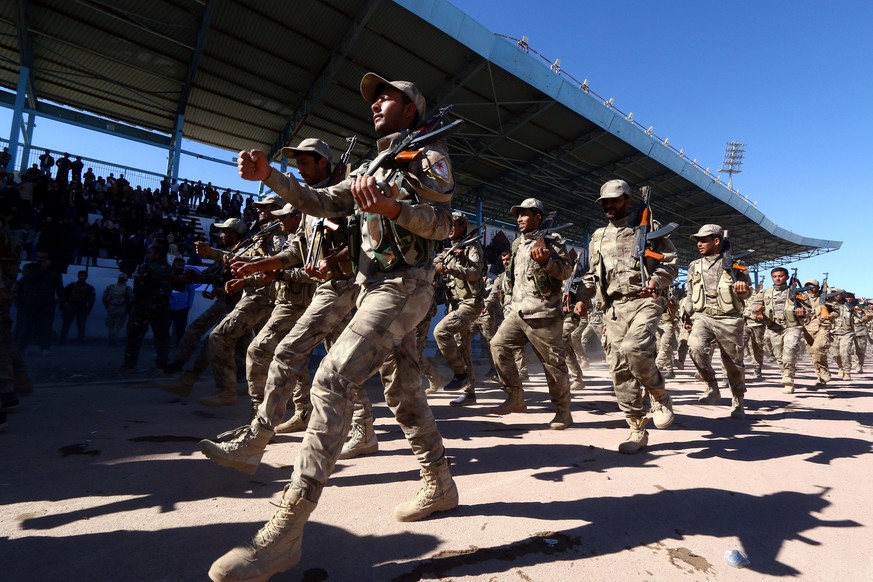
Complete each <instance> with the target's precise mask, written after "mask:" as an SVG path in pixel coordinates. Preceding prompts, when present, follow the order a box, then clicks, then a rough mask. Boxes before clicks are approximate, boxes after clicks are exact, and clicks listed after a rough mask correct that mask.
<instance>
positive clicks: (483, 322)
mask: <svg viewBox="0 0 873 582" xmlns="http://www.w3.org/2000/svg"><path fill="white" fill-rule="evenodd" d="M476 332H479V335H480V336H481V337H482V344H483V346H484V348H485V353H486V354H487V355H488V363H489V365H490V367H491V368H494V360H493V359H492V358H491V338H493V337H494V334H495V333H497V319H496V318H495V317H494V315H492V314H491V312H488V311H486V312H485V313H483V314H481V315H480V316H479V317H477V318H476V319H475V320H473V323H472V324H470V334H471V337H475V336H476Z"/></svg>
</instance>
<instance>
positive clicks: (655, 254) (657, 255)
mask: <svg viewBox="0 0 873 582" xmlns="http://www.w3.org/2000/svg"><path fill="white" fill-rule="evenodd" d="M645 254H646V258H647V259H654V260H655V261H663V260H664V253H658V252H655V251H653V250H652V249H646V253H645Z"/></svg>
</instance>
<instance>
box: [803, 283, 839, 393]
mask: <svg viewBox="0 0 873 582" xmlns="http://www.w3.org/2000/svg"><path fill="white" fill-rule="evenodd" d="M807 283H808V282H807ZM820 295H821V294H820V293H813V292H812V291H809V292H807V294H806V297H807V301H806V302H805V305H804V309H805V310H806V316H805V317H804V318H803V327H804V329H805V330H806V333H805V334H803V337H804V340H805V344H806V351H807V353H808V354H809V358H810V360H812V367H813V369H814V370H815V376H816V384H818V385H825V384H827V383H828V382H830V381H831V372H830V370H828V351H829V350H830V347H831V342H832V341H833V336H832V335H831V322H830V319H822V318H821V314H822V306H821V305H820V304H819V297H820Z"/></svg>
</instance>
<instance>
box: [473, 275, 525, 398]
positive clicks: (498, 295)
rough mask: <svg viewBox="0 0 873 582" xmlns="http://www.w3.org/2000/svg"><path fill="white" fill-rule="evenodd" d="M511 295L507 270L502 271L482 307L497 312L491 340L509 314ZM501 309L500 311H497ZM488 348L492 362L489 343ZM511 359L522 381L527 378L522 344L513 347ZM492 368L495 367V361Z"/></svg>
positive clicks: (492, 353)
mask: <svg viewBox="0 0 873 582" xmlns="http://www.w3.org/2000/svg"><path fill="white" fill-rule="evenodd" d="M511 297H512V284H511V282H510V280H509V279H508V278H507V272H506V271H504V272H502V273H500V274H499V275H497V278H496V279H495V280H494V285H492V287H491V291H490V292H489V293H488V295H487V296H486V297H485V303H484V305H483V307H482V309H483V310H484V311H487V312H492V311H494V312H497V313H499V316H498V317H499V318H500V322H499V323H498V325H497V330H495V332H494V334H493V335H492V336H491V340H490V341H491V342H492V343H493V342H494V335H496V334H497V331H499V330H500V326H501V325H503V321H504V320H505V319H506V316H507V315H508V314H509V300H510V298H511ZM499 309H502V312H500V311H498V310H499ZM489 349H490V350H491V361H492V362H494V349H493V348H492V347H491V344H489ZM513 359H514V360H515V367H516V369H517V370H518V376H519V378H520V379H521V381H522V382H524V381H526V380H527V379H528V371H527V360H526V358H525V355H524V346H516V347H515V348H514V349H513ZM494 368H495V369H496V368H497V365H496V362H495V365H494Z"/></svg>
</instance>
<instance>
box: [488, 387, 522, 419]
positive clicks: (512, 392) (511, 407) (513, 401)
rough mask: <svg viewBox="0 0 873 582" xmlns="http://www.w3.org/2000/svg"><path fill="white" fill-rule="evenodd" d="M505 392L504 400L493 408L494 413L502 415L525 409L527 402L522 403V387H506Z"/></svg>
mask: <svg viewBox="0 0 873 582" xmlns="http://www.w3.org/2000/svg"><path fill="white" fill-rule="evenodd" d="M506 392H507V396H506V400H504V401H503V402H502V403H501V404H500V406H498V407H497V408H495V409H494V414H499V415H501V416H503V415H506V414H511V413H513V412H524V411H525V410H527V404H525V403H524V390H523V389H522V388H507V389H506Z"/></svg>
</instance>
